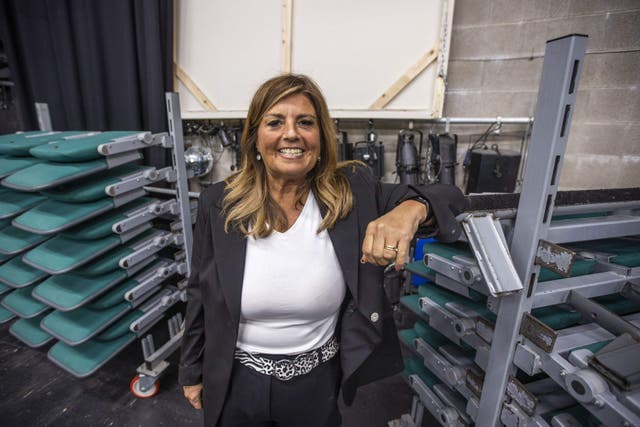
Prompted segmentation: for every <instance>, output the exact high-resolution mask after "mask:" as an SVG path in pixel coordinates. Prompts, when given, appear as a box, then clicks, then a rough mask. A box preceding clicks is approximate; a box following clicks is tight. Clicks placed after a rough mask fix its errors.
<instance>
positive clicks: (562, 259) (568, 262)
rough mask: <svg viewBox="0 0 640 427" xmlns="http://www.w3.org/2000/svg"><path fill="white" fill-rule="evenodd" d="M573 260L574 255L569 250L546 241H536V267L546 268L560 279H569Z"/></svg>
mask: <svg viewBox="0 0 640 427" xmlns="http://www.w3.org/2000/svg"><path fill="white" fill-rule="evenodd" d="M575 259H576V253H575V252H573V251H572V250H570V249H567V248H563V247H562V246H559V245H556V244H555V243H551V242H547V241H546V240H542V239H540V241H538V250H537V252H536V258H535V263H536V265H540V266H542V267H544V268H548V269H549V270H551V271H553V272H555V273H558V274H559V275H561V276H562V277H569V276H571V269H572V268H573V262H574V261H575Z"/></svg>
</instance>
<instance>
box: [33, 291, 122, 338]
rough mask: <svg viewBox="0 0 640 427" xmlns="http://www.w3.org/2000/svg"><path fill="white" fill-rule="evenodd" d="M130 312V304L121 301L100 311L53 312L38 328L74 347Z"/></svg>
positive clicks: (85, 309) (84, 309) (89, 309)
mask: <svg viewBox="0 0 640 427" xmlns="http://www.w3.org/2000/svg"><path fill="white" fill-rule="evenodd" d="M130 310H131V304H130V303H128V302H126V301H122V302H121V303H119V304H117V305H115V306H112V307H109V308H105V309H102V310H94V309H91V308H89V307H80V308H77V309H75V310H73V311H67V312H64V311H54V312H53V313H50V314H48V315H47V316H46V317H45V318H44V319H43V320H42V323H41V324H40V327H41V328H42V329H43V330H45V331H46V332H48V333H50V334H51V335H53V336H54V337H56V338H58V339H59V340H60V341H62V342H64V343H66V344H69V345H73V346H75V345H78V344H82V343H83V342H86V341H88V340H89V339H91V338H93V337H94V336H96V335H98V334H99V333H100V332H102V331H104V330H105V329H106V328H108V327H109V325H111V324H113V323H115V322H116V321H118V319H120V318H121V317H122V316H124V315H125V314H127V312H129V311H130Z"/></svg>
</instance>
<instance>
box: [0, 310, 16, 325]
mask: <svg viewBox="0 0 640 427" xmlns="http://www.w3.org/2000/svg"><path fill="white" fill-rule="evenodd" d="M14 317H16V315H15V314H14V313H13V312H11V311H9V310H7V309H6V308H4V307H0V324H2V323H7V322H8V321H9V320H11V319H13V318H14Z"/></svg>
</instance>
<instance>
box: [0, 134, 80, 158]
mask: <svg viewBox="0 0 640 427" xmlns="http://www.w3.org/2000/svg"><path fill="white" fill-rule="evenodd" d="M87 133H88V132H87V131H70V132H47V133H41V134H29V135H27V134H25V133H22V134H19V133H16V134H12V135H3V136H2V139H0V154H7V155H9V156H30V154H29V150H31V149H32V148H34V147H37V146H39V145H43V144H48V143H49V142H51V141H58V140H61V139H63V138H68V137H70V136H75V135H82V134H87Z"/></svg>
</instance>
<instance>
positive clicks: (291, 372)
mask: <svg viewBox="0 0 640 427" xmlns="http://www.w3.org/2000/svg"><path fill="white" fill-rule="evenodd" d="M273 370H274V374H275V377H276V378H277V379H279V380H281V381H288V380H290V379H291V378H293V377H294V376H295V374H296V369H295V365H294V363H293V361H292V360H289V359H280V360H276V361H274V365H273Z"/></svg>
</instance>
